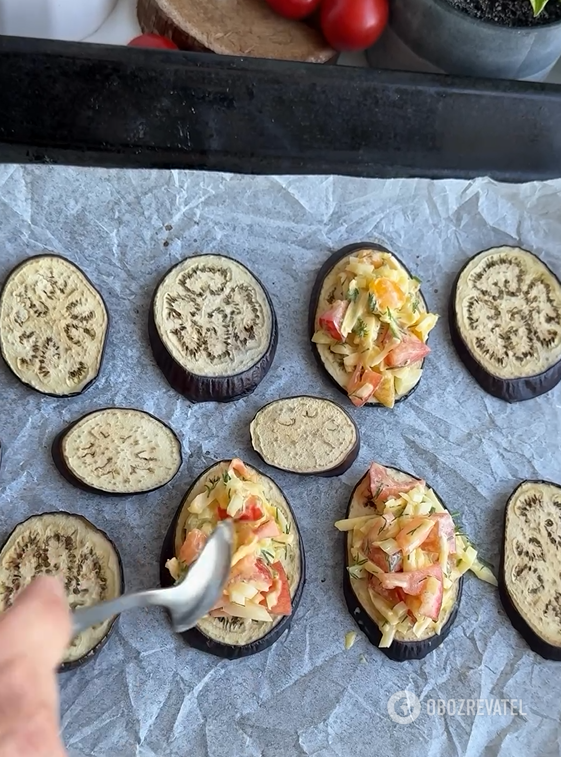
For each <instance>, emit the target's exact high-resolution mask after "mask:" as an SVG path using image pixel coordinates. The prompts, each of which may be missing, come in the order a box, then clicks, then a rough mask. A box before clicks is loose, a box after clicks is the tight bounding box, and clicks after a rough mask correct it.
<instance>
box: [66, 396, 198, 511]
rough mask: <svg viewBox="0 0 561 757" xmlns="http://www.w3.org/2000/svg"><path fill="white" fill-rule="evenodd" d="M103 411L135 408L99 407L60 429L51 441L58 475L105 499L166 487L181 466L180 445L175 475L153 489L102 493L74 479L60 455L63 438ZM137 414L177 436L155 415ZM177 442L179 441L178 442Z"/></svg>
mask: <svg viewBox="0 0 561 757" xmlns="http://www.w3.org/2000/svg"><path fill="white" fill-rule="evenodd" d="M103 410H137V408H129V407H122V408H121V407H119V408H114V407H111V406H108V407H101V408H98V409H97V410H92V412H91V413H85V414H84V415H81V416H80V417H79V418H76V420H75V421H72V423H70V424H69V425H68V426H66V427H65V428H63V429H62V431H59V433H58V434H57V435H56V436H55V438H54V439H53V443H52V444H51V455H52V458H53V462H54V464H55V466H56V469H57V470H58V472H59V473H60V475H61V476H62V477H63V478H64V479H66V481H68V483H69V484H72V486H75V487H76V488H77V489H81V491H83V492H88V493H89V494H102V495H103V496H105V497H135V496H137V495H138V494H149V493H150V492H154V491H158V489H162V488H163V487H164V486H167V485H168V484H169V483H171V481H173V479H174V478H175V476H177V473H179V471H180V469H181V466H182V465H183V449H182V445H181V443H180V444H179V454H180V459H181V461H180V465H179V468H178V469H177V473H176V474H175V475H174V476H173V478H171V479H170V480H169V481H166V483H164V484H161V485H160V486H156V487H155V488H154V489H146V490H144V491H141V492H132V493H131V492H108V491H104V490H103V489H96V488H95V486H88V484H85V483H84V482H83V481H81V480H80V479H79V478H76V476H74V475H73V473H72V471H71V470H70V468H69V467H68V465H67V464H66V460H65V458H64V455H63V454H62V444H63V442H64V438H65V436H66V435H67V434H69V433H70V432H71V431H72V429H73V428H74V426H76V424H78V423H79V422H80V421H82V420H84V418H87V416H88V415H91V414H92V413H99V412H101V411H103ZM139 412H142V413H144V414H145V415H149V416H150V417H151V418H154V420H156V421H158V423H161V424H162V425H163V426H166V427H167V428H168V429H169V430H170V431H171V432H172V433H173V435H174V436H175V437H176V439H177V435H176V433H175V431H174V430H173V429H172V428H171V426H169V425H168V424H167V423H164V421H162V420H161V419H160V418H157V417H156V416H155V415H152V413H148V412H147V411H146V410H141V411H139ZM178 441H179V440H178Z"/></svg>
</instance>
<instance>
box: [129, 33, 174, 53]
mask: <svg viewBox="0 0 561 757" xmlns="http://www.w3.org/2000/svg"><path fill="white" fill-rule="evenodd" d="M127 47H156V48H159V49H161V50H179V48H178V47H177V45H176V44H175V42H172V41H171V39H169V37H162V35H161V34H141V35H140V36H139V37H135V38H134V39H131V41H130V42H129V43H128V45H127Z"/></svg>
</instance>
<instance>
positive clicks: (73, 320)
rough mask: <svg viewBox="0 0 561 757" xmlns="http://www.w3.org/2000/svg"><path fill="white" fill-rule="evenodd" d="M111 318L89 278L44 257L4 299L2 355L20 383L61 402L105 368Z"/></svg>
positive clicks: (18, 273)
mask: <svg viewBox="0 0 561 757" xmlns="http://www.w3.org/2000/svg"><path fill="white" fill-rule="evenodd" d="M108 324H109V316H108V313H107V308H106V307H105V303H104V301H103V298H102V297H101V295H100V294H99V292H98V291H97V289H96V288H95V287H94V285H93V284H92V283H91V281H90V280H89V279H88V278H87V277H86V275H85V274H84V273H83V272H82V271H81V270H80V269H79V268H78V267H77V266H75V265H74V263H71V262H70V261H69V260H66V258H63V257H60V256H59V255H38V256H35V257H31V258H28V259H27V260H24V261H23V263H20V264H19V265H18V266H17V267H16V268H14V269H13V271H12V272H11V273H10V274H9V275H8V278H7V279H6V281H5V282H4V287H3V289H2V292H1V294H0V351H1V353H2V357H3V358H4V360H5V362H6V364H7V366H8V367H9V368H10V370H11V371H12V372H13V373H14V374H15V376H17V378H18V379H19V380H20V381H21V382H22V383H24V384H26V385H27V386H29V387H31V388H32V389H36V390H37V391H38V392H42V393H43V394H49V395H52V396H55V397H70V396H73V395H76V394H80V393H81V392H83V391H84V390H85V389H87V388H88V386H90V385H91V384H92V382H93V381H95V379H96V378H97V375H98V373H99V371H100V368H101V362H102V359H103V352H104V349H105V339H106V335H107V328H108Z"/></svg>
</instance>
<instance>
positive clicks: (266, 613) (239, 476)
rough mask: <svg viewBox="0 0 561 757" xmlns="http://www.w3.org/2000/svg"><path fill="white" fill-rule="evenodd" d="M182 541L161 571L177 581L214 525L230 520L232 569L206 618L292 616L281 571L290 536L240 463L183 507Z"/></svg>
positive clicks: (255, 480) (235, 462)
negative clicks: (184, 511)
mask: <svg viewBox="0 0 561 757" xmlns="http://www.w3.org/2000/svg"><path fill="white" fill-rule="evenodd" d="M188 512H189V516H188V518H187V521H186V524H185V540H184V542H183V544H182V546H181V548H180V550H179V554H178V556H177V557H174V558H172V559H171V560H168V561H167V563H166V567H167V569H168V570H169V572H170V573H171V575H172V576H173V578H174V579H176V580H179V579H180V578H181V577H182V576H183V575H184V574H185V573H186V572H187V570H188V568H189V566H190V565H191V564H192V563H193V562H194V561H195V560H196V559H197V558H198V557H199V555H200V553H201V552H202V550H203V548H204V546H205V544H206V541H207V538H208V536H209V535H210V534H211V533H212V531H213V530H214V528H215V527H216V525H217V523H218V521H219V520H222V519H224V518H232V520H233V523H234V531H235V544H234V554H233V556H232V569H231V571H230V577H229V580H228V583H227V585H226V587H225V588H224V592H223V594H222V597H221V598H220V600H219V601H218V602H217V604H216V606H215V607H214V609H213V610H212V611H211V613H210V615H211V616H212V617H237V618H246V619H249V620H256V621H265V622H267V621H273V619H274V617H273V616H279V615H290V614H291V612H292V607H291V595H290V588H289V582H288V578H287V575H286V570H285V567H284V559H285V557H286V550H287V549H289V548H290V547H291V546H292V545H293V543H294V534H292V533H291V532H290V526H289V524H288V522H287V520H286V518H285V517H284V515H283V513H282V512H281V510H280V509H279V508H278V507H273V506H272V505H271V504H270V503H269V502H268V501H267V498H266V496H265V491H264V487H263V486H262V484H261V483H259V481H258V478H257V476H256V475H254V474H253V473H252V472H250V471H249V470H248V469H247V468H246V466H245V465H244V463H243V462H242V461H241V460H239V459H237V458H236V459H234V460H232V462H231V463H230V465H229V467H228V470H227V471H225V472H224V474H223V475H222V476H221V477H216V478H214V479H212V478H211V479H210V480H209V482H208V483H207V484H206V486H205V489H204V491H203V492H202V493H201V494H198V495H197V496H196V497H195V498H194V499H193V501H192V502H191V504H190V505H189V507H188Z"/></svg>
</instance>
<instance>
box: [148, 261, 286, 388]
mask: <svg viewBox="0 0 561 757" xmlns="http://www.w3.org/2000/svg"><path fill="white" fill-rule="evenodd" d="M200 257H204V256H203V255H201V256H200ZM182 262H183V261H180V262H179V263H177V265H181V263H182ZM236 263H237V264H238V265H240V266H242V268H245V269H246V270H247V271H248V272H249V273H250V274H251V276H252V278H254V279H255V280H256V281H257V283H258V284H259V285H260V286H261V288H262V290H263V292H264V293H265V297H266V299H267V302H268V304H269V308H270V309H271V336H270V340H269V346H268V347H267V350H266V352H265V354H264V355H263V357H262V358H261V359H260V360H259V361H258V362H257V363H256V364H255V365H253V366H251V367H250V368H248V369H247V370H246V371H242V372H241V373H236V374H234V375H232V376H198V375H197V374H195V373H191V372H190V371H187V370H186V369H185V368H183V366H181V365H179V363H178V362H177V361H176V360H175V359H174V358H173V357H172V356H171V355H170V354H169V352H168V351H167V349H166V347H165V345H164V343H163V342H162V340H161V338H160V335H159V334H158V329H157V328H156V322H155V320H154V301H155V299H156V293H157V291H158V289H159V287H160V284H161V283H162V282H163V281H164V279H165V278H166V277H167V276H168V274H169V272H170V270H172V269H168V270H167V271H166V272H165V273H164V275H163V276H162V277H161V278H160V280H159V281H158V283H157V285H156V287H155V288H154V294H153V295H152V300H151V302H150V309H149V312H148V339H149V341H150V347H151V348H152V354H153V355H154V360H155V361H156V364H157V366H158V367H159V369H160V370H161V371H162V373H163V374H164V376H165V378H166V380H167V382H168V384H169V385H170V386H171V388H172V389H174V390H175V391H176V392H178V393H179V394H182V395H183V396H184V397H186V398H187V399H188V400H189V401H190V402H235V401H236V400H239V399H243V398H244V397H248V396H249V395H250V394H253V392H254V391H255V390H256V389H257V387H258V386H259V384H260V383H261V381H262V380H263V379H264V378H265V376H266V375H267V373H268V372H269V369H270V368H271V366H272V364H273V360H274V359H275V354H276V351H277V345H278V339H279V337H278V324H277V315H276V313H275V309H274V307H273V302H272V300H271V297H270V295H269V292H268V291H267V289H266V288H265V286H264V285H263V283H262V282H261V281H260V280H259V279H258V278H257V276H256V275H255V274H254V273H253V272H252V271H250V270H249V268H247V266H244V265H243V263H240V261H239V260H236ZM174 267H175V266H174Z"/></svg>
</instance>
